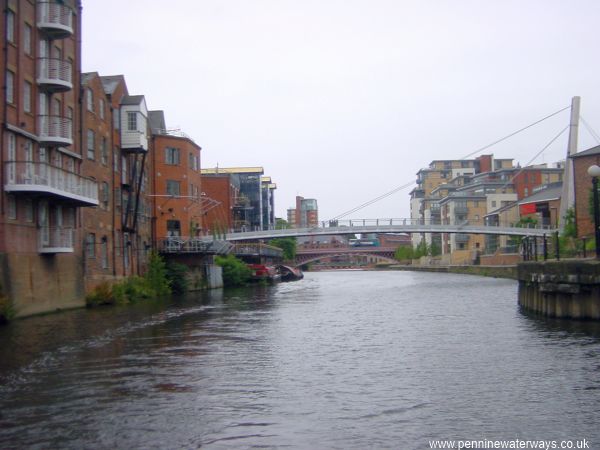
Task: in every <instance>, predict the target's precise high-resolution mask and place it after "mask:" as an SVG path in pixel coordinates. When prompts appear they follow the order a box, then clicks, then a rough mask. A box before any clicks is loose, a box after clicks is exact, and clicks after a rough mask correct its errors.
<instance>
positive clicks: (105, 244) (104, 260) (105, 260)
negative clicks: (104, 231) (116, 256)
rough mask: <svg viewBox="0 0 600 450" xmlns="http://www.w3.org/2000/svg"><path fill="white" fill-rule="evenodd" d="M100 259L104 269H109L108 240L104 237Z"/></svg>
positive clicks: (101, 242) (101, 243)
mask: <svg viewBox="0 0 600 450" xmlns="http://www.w3.org/2000/svg"><path fill="white" fill-rule="evenodd" d="M100 258H101V264H102V268H103V269H108V238H107V237H106V236H102V240H101V241H100Z"/></svg>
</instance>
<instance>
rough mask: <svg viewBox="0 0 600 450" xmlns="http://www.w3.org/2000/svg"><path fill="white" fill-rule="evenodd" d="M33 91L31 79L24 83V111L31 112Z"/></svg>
mask: <svg viewBox="0 0 600 450" xmlns="http://www.w3.org/2000/svg"><path fill="white" fill-rule="evenodd" d="M31 91H32V86H31V83H30V82H29V81H26V82H25V83H24V84H23V111H25V112H28V113H30V112H31Z"/></svg>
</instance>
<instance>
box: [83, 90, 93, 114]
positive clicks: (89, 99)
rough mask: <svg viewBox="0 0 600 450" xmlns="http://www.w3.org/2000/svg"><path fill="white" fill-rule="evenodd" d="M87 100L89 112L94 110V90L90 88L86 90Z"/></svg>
mask: <svg viewBox="0 0 600 450" xmlns="http://www.w3.org/2000/svg"><path fill="white" fill-rule="evenodd" d="M85 101H86V105H87V110H88V111H89V112H94V92H93V91H92V90H91V89H90V88H87V89H86V90H85Z"/></svg>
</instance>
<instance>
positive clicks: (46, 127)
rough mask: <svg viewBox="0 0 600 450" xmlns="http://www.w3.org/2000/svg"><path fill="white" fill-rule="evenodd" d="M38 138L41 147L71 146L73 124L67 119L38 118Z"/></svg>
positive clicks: (58, 117)
mask: <svg viewBox="0 0 600 450" xmlns="http://www.w3.org/2000/svg"><path fill="white" fill-rule="evenodd" d="M38 125H39V133H38V138H39V140H40V144H41V145H47V146H67V145H72V144H73V122H72V121H71V119H69V118H68V117H62V116H38Z"/></svg>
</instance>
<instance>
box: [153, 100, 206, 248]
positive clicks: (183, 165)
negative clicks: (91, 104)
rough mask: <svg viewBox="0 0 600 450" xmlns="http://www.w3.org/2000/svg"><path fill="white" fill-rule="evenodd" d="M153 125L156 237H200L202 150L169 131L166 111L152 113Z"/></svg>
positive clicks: (180, 134) (174, 131) (181, 135)
mask: <svg viewBox="0 0 600 450" xmlns="http://www.w3.org/2000/svg"><path fill="white" fill-rule="evenodd" d="M150 122H151V124H152V159H153V167H154V177H153V180H152V181H153V191H154V195H153V210H154V217H155V230H154V236H155V239H156V240H157V241H159V240H161V239H163V238H165V237H172V236H186V237H195V236H199V235H200V234H201V231H202V220H203V218H202V216H203V208H202V196H201V194H202V183H201V176H200V151H201V148H200V146H199V145H198V144H196V143H195V142H194V141H193V140H192V139H191V138H190V137H189V136H187V135H186V134H185V133H182V132H181V131H178V130H169V129H167V127H166V124H165V118H164V113H163V111H150Z"/></svg>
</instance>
